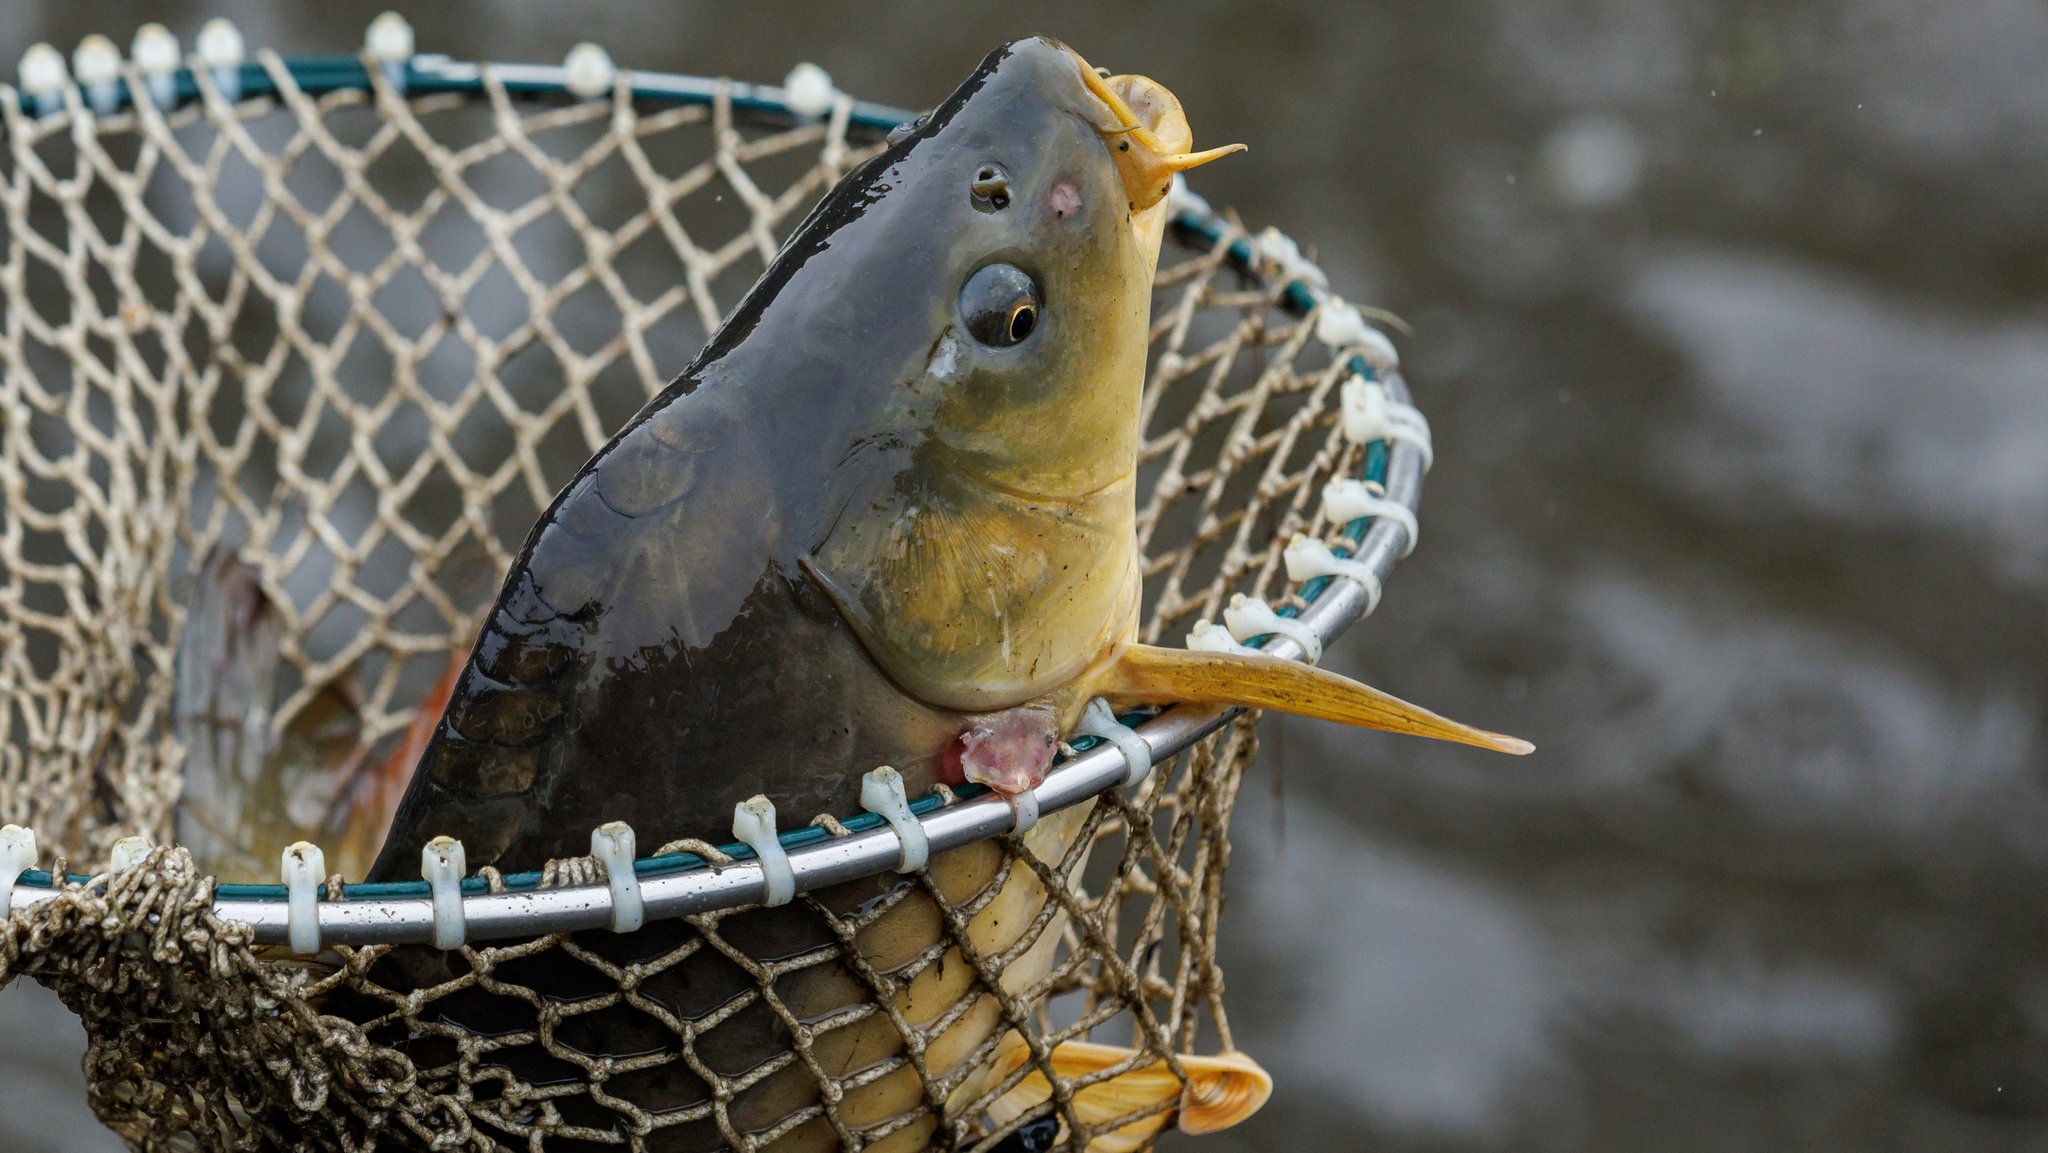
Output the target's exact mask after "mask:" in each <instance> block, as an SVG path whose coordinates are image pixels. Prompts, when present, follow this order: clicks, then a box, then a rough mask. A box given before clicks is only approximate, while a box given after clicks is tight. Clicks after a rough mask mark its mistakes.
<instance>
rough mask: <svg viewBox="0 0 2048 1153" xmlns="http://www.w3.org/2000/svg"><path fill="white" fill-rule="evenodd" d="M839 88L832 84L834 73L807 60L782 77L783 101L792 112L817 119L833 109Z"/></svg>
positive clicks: (805, 118) (807, 118)
mask: <svg viewBox="0 0 2048 1153" xmlns="http://www.w3.org/2000/svg"><path fill="white" fill-rule="evenodd" d="M838 95H839V90H838V89H836V88H834V87H833V86H832V74H831V73H829V72H827V71H825V70H824V69H823V68H820V67H818V66H817V65H816V64H813V63H811V62H810V61H808V60H806V61H804V62H803V63H801V64H799V65H797V66H796V67H794V68H792V69H790V70H789V75H787V76H785V77H783V78H782V102H783V103H784V104H786V105H788V106H789V111H790V112H791V114H793V115H795V116H797V117H800V118H802V119H804V120H815V119H817V118H818V117H820V116H823V115H824V114H826V113H827V112H830V111H832V101H833V99H834V98H835V97H837V96H838Z"/></svg>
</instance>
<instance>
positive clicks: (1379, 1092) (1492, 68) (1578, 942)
mask: <svg viewBox="0 0 2048 1153" xmlns="http://www.w3.org/2000/svg"><path fill="white" fill-rule="evenodd" d="M384 6H385V5H384V4H382V3H379V4H357V3H324V4H320V5H301V4H283V3H280V4H277V5H275V6H261V5H256V4H248V3H204V4H199V3H164V2H156V3H145V4H115V3H99V4H81V3H76V2H66V3H54V2H46V3H28V2H20V3H15V4H11V5H10V6H9V10H8V18H7V19H6V20H5V21H4V22H0V60H9V61H11V60H13V59H15V58H16V57H17V56H18V55H19V52H20V50H21V49H22V48H23V47H25V46H26V45H27V44H29V43H31V42H33V41H36V40H49V41H51V42H53V43H55V44H57V45H58V46H59V47H61V48H63V49H65V50H66V51H68V50H69V49H70V47H71V46H72V45H74V44H75V43H76V42H77V40H78V39H79V37H80V36H82V35H83V34H85V33H87V32H91V31H103V32H107V33H109V34H111V35H113V36H114V37H115V39H116V40H117V41H118V42H120V43H123V44H125V43H126V42H127V40H128V37H129V36H130V35H131V34H132V33H133V30H134V28H135V27H136V25H137V24H138V23H140V22H141V21H143V20H146V19H160V20H163V21H165V22H166V23H168V24H170V26H171V27H172V28H173V29H174V30H175V31H177V32H179V33H180V34H181V35H183V36H185V37H186V38H187V40H188V43H189V37H190V36H191V34H192V33H193V32H194V31H195V30H196V29H197V27H198V26H199V24H200V23H201V21H202V20H203V19H204V18H205V17H207V16H210V15H216V14H219V15H226V16H229V17H231V18H233V19H234V20H236V21H237V22H238V23H239V24H240V25H241V27H242V28H243V30H244V31H245V33H246V34H247V36H248V38H249V41H250V43H251V45H252V46H253V47H274V48H278V49H280V50H283V51H286V52H334V51H349V50H352V49H353V48H354V46H355V45H356V44H358V43H359V42H360V36H361V32H362V28H363V26H364V25H365V24H366V23H367V21H368V20H369V18H370V17H371V16H372V15H374V14H375V12H376V11H377V10H379V9H380V8H382V7H384ZM407 15H408V16H409V17H410V18H411V19H412V21H413V22H414V24H415V26H416V27H417V28H418V32H419V44H420V47H421V49H422V50H424V51H447V52H449V53H451V54H454V55H456V56H458V57H470V58H480V59H497V60H514V61H528V60H540V61H552V60H558V59H560V58H561V56H562V54H563V52H564V51H565V50H566V49H567V48H568V47H569V45H570V44H571V43H572V42H574V41H576V40H580V39H592V40H596V41H599V42H600V43H603V44H605V45H606V46H608V47H609V48H610V49H611V51H612V53H613V55H614V56H615V57H616V58H617V59H618V60H619V61H620V63H621V64H622V65H624V66H627V67H635V68H645V69H668V70H679V71H688V72H701V73H725V74H730V75H733V76H736V77H740V78H745V79H761V80H775V79H777V78H779V77H780V76H782V75H783V73H784V72H785V71H786V70H787V69H788V68H789V66H790V65H791V64H793V63H795V62H796V61H798V60H814V61H816V62H818V63H820V64H822V65H824V66H825V67H826V68H827V69H828V70H830V72H831V73H832V75H833V77H834V78H835V79H836V80H837V81H838V82H839V83H840V84H841V85H842V86H843V87H845V88H846V89H847V90H849V91H851V92H854V93H856V94H858V95H861V96H864V97H867V98H871V99H876V100H882V101H886V102H891V103H896V104H900V105H904V106H909V107H919V106H924V105H927V104H929V103H931V102H933V101H935V100H937V99H938V98H940V97H941V96H943V95H944V94H945V93H946V92H948V91H950V90H951V88H952V87H953V85H954V84H955V83H957V82H958V80H959V79H960V78H961V77H963V76H964V75H965V74H966V72H967V71H968V70H969V69H970V68H971V67H972V66H973V64H974V63H975V61H977V60H978V59H979V58H980V56H981V55H982V53H984V52H985V51H987V50H988V49H989V48H990V47H993V46H994V45H995V44H997V43H999V42H1000V41H1002V40H1004V39H1006V38H1009V37H1012V36H1015V35H1019V34H1024V33H1030V32H1046V33H1049V34H1052V35H1056V36H1059V37H1061V38H1063V39H1067V40H1069V41H1070V42H1072V43H1073V44H1074V45H1075V46H1076V47H1077V48H1079V49H1080V50H1081V51H1082V52H1084V53H1085V54H1086V55H1088V56H1089V58H1090V59H1091V60H1093V61H1095V62H1097V63H1101V64H1106V65H1110V66H1113V67H1114V68H1116V69H1117V70H1119V71H1139V72H1145V73H1148V74H1151V75H1153V76H1156V77H1158V78H1160V79H1161V80H1163V81H1165V82H1166V83H1167V84H1168V85H1169V86H1171V87H1172V88H1173V89H1174V90H1175V91H1176V92H1177V93H1179V94H1180V95H1181V96H1182V98H1183V99H1184V100H1185V102H1186V104H1187V106H1188V110H1189V113H1190V117H1191V119H1192V121H1193V123H1194V125H1195V128H1196V133H1197V139H1198V141H1200V142H1203V143H1207V144H1215V143H1221V142H1224V141H1229V140H1244V141H1247V142H1249V143H1250V144H1251V146H1252V152H1251V155H1250V156H1249V157H1247V158H1244V159H1233V160H1231V161H1229V162H1227V163H1223V164H1218V165H1216V166H1214V167H1211V168H1208V169H1205V170H1203V172H1202V173H1201V174H1200V176H1201V179H1200V180H1198V181H1197V187H1198V188H1199V189H1200V190H1201V191H1202V192H1203V193H1205V194H1206V195H1207V196H1208V197H1209V198H1210V199H1211V200H1212V201H1214V202H1216V203H1218V204H1229V205H1232V206H1235V207H1236V208H1237V209H1238V210H1239V211H1240V212H1241V213H1242V214H1243V216H1244V218H1245V219H1246V220H1247V221H1248V222H1249V223H1250V224H1251V225H1252V226H1253V227H1258V226H1261V225H1264V224H1276V225H1278V226H1280V227H1281V228H1282V229H1284V230H1286V231H1288V232H1290V233H1292V234H1294V235H1296V236H1298V237H1300V238H1302V239H1303V240H1304V241H1306V242H1309V243H1311V244H1312V245H1313V247H1314V248H1315V250H1316V252H1317V254H1318V255H1319V257H1320V259H1321V261H1322V263H1323V264H1324V266H1325V267H1326V268H1327V269H1328V271H1329V273H1330V275H1331V278H1332V280H1333V281H1334V282H1335V283H1336V284H1337V285H1338V286H1339V287H1340V288H1341V289H1343V290H1344V291H1345V292H1346V295H1348V296H1351V297H1353V298H1354V299H1363V300H1369V301H1372V302H1375V303H1378V304H1381V305H1384V306H1386V307H1389V308H1391V309H1393V310H1395V311H1396V312H1398V313H1400V314H1401V315H1402V316H1404V317H1406V318H1407V319H1408V320H1409V321H1410V322H1411V323H1412V324H1413V325H1414V327H1415V333H1414V335H1413V336H1412V337H1411V338H1408V339H1407V340H1405V342H1404V344H1403V350H1404V361H1405V364H1406V365H1407V367H1408V370H1409V375H1410V379H1411V382H1412V383H1413V386H1414V388H1415V391H1416V393H1417V396H1418V399H1419V401H1420V403H1421V404H1422V406H1423V407H1424V409H1425V411H1427V412H1428V413H1429V415H1430V418H1431V420H1432V422H1433V424H1434V426H1435V429H1436V432H1437V443H1438V467H1437V468H1436V470H1435V471H1434V472H1433V473H1432V474H1431V476H1430V479H1429V484H1428V488H1427V492H1426V496H1425V504H1424V510H1423V524H1424V533H1423V547H1422V548H1421V550H1420V551H1419V552H1417V553H1416V555H1415V556H1414V557H1413V558H1412V559H1410V560H1409V561H1408V562H1406V563H1405V564H1403V566H1402V567H1401V569H1400V572H1399V574H1398V575H1397V577H1396V578H1395V580H1394V581H1393V582H1391V584H1390V586H1389V592H1388V596H1387V599H1386V602H1385V604H1384V606H1383V607H1382V608H1381V610H1380V612H1379V613H1378V614H1377V615H1375V616H1374V617H1373V618H1372V619H1371V620H1370V621H1369V622H1368V623H1367V624H1366V625H1364V626H1362V627H1361V628H1359V629H1357V630H1355V631H1354V632H1353V633H1352V634H1350V635H1349V636H1348V637H1347V638H1346V640H1345V642H1344V643H1343V645H1342V646H1341V648H1340V650H1339V651H1338V652H1337V653H1336V654H1334V655H1333V657H1332V659H1331V663H1332V664H1333V665H1336V666H1338V667H1340V668H1343V669H1345V670H1346V671H1350V672H1353V673H1357V674H1360V675H1363V676H1365V677H1367V678H1368V679H1370V680H1372V681H1374V682H1375V683H1377V684H1380V685H1382V686H1384V687H1386V688H1388V689H1391V690H1393V691H1395V692H1397V693H1400V694H1402V695H1404V696H1408V697H1410V698H1412V699H1415V700H1418V701H1422V702H1424V703H1427V704H1429V705H1431V706H1433V707H1435V708H1438V709H1440V710H1442V711H1444V712H1447V713H1450V714H1452V715H1456V716H1459V717H1461V718H1464V719H1469V720H1473V721H1476V722H1480V723H1483V724H1486V725H1489V726H1491V727H1496V728H1502V729H1506V730H1508V731H1512V732H1516V733H1519V734H1522V735H1525V736H1528V737H1530V738H1532V739H1533V740H1535V741H1536V743H1537V745H1538V747H1539V752H1538V754H1537V755H1536V756H1535V757H1533V758H1531V759H1529V760H1527V761H1523V762H1519V763H1508V762H1504V761H1502V760H1499V759H1495V758H1488V757H1484V756H1481V755H1478V754H1475V753H1472V752H1470V751H1468V750H1463V749H1456V748H1438V747H1431V746H1425V745H1422V744H1420V743H1415V742H1403V741H1398V740H1393V739H1381V738H1377V737H1372V736H1358V735H1354V734H1350V733H1343V732H1338V731H1335V730H1333V729H1329V728H1324V727H1320V726H1315V725H1311V724H1301V723H1284V722H1269V724H1271V728H1270V729H1269V730H1268V731H1269V743H1268V747H1267V750H1266V755H1265V760H1264V763H1263V766H1262V767H1261V768H1260V769H1259V770H1258V772H1259V773H1260V774H1261V776H1262V779H1259V780H1255V781H1254V782H1252V783H1251V785H1250V786H1249V787H1248V788H1247V790H1246V799H1245V803H1244V804H1243V805H1242V807H1241V808H1240V810H1239V814H1238V821H1237V826H1236V837H1235V847H1236V854H1235V863H1236V866H1237V868H1236V871H1235V873H1234V875H1233V877H1232V881H1231V886H1232V902H1233V903H1232V905H1231V907H1230V913H1229V918H1228V921H1227V923H1226V925H1225V935H1226V937H1227V939H1228V941H1229V952H1228V958H1227V962H1228V972H1229V975H1230V993H1231V997H1230V1003H1231V1006H1232V1018H1233V1023H1234V1025H1235V1028H1236V1030H1237V1035H1238V1040H1239V1042H1240V1044H1241V1045H1242V1046H1243V1047H1244V1048H1246V1049H1247V1050H1249V1051H1250V1052H1251V1053H1253V1054H1254V1055H1255V1056H1257V1057H1258V1058H1259V1059H1260V1060H1261V1061H1262V1062H1263V1063H1264V1064H1265V1065H1266V1066H1267V1067H1268V1068H1269V1069H1271V1070H1272V1071H1273V1073H1274V1074H1275V1077H1276V1079H1277V1081H1278V1089H1277V1091H1276V1093H1275V1096H1274V1098H1273V1101H1272V1103H1271V1104H1270V1105H1269V1106H1268V1107H1267V1109H1266V1110H1265V1111H1264V1112H1263V1113H1262V1114H1260V1115H1259V1116H1258V1117H1257V1118H1255V1119H1254V1120H1253V1121H1252V1122H1251V1123H1249V1124H1248V1125H1246V1126H1244V1127H1242V1128H1240V1129H1238V1130H1235V1131H1233V1132H1231V1133H1228V1134H1225V1135H1222V1136H1220V1137H1214V1138H1206V1139H1203V1140H1202V1141H1200V1142H1182V1143H1181V1145H1180V1147H1182V1148H1190V1147H1199V1148H1204V1149H1210V1150H1214V1151H1216V1153H1227V1151H1231V1150H1248V1149H1258V1148H1263V1149H1290V1150H1292V1149H1331V1150H1340V1149H1341V1150H1348V1149H1377V1150H1395V1151H1407V1150H1413V1151H1418V1153H1420V1151H1425V1150H1427V1151H1453V1150H1456V1151H1467V1150H1469V1151H1475V1153H1476V1151H1482V1150H1516V1151H1522V1153H1537V1151H1543V1150H1614V1151H1628V1153H1678V1151H1690V1150H1702V1151H1705V1150H1714V1151H1744V1150H1758V1151H1764V1150H1770V1151H1773V1153H1775V1151H1778V1150H1782V1149H1788V1148H1796V1149H1806V1150H1893V1149H1898V1150H1905V1149H1912V1150H1929V1151H1938V1150H1959V1151H1963V1150H1967V1151H1971V1153H1979V1151H1999V1150H2021V1149H2039V1148H2048V900H2044V894H2048V768H2044V764H2043V751H2044V746H2048V727H2044V722H2043V692H2044V688H2048V675H2044V674H2048V532H2044V529H2043V526H2044V525H2048V295H2044V294H2048V7H2044V6H2043V5H2041V4H2040V3H2038V2H2036V0H1969V2H1964V3H1949V4H1941V5H1930V4H1920V3H1912V2H1910V0H1861V2H1849V0H1798V2H1784V3H1764V2H1760V0H1758V2H1737V0H1717V2H1714V3H1699V2H1690V0H1685V2H1681V0H1611V2H1594V0H1439V2H1436V3H1430V4H1396V3H1384V4H1343V3H1312V2H1308V0H1293V2H1288V0H1278V2H1275V0H1267V2H1262V3H1258V4H1255V5H1254V4H1226V3H1220V2H1209V3H1201V2H1188V0H1182V2H1178V3H1170V4H1167V3H1160V4H1148V3H1140V2H1138V0H1122V2H1120V3H1117V4H1080V3H1076V4H1065V5H1053V6H1045V7H1038V6H1032V8H1031V10H1030V11H1026V10H1024V7H1023V6H1016V5H1005V6H1000V7H989V8H981V7H975V8H968V7H965V6H960V5H955V4H952V3H937V2H934V3H916V4H896V5H888V6H874V7H870V6H860V7H858V8H856V7H855V6H850V5H838V4H830V3H816V4H786V3H753V4H749V5H746V6H744V7H741V6H738V5H733V6H725V5H714V4H686V3H653V2H648V3H638V4H625V3H613V4H600V3H574V2H566V0H557V2H554V3H547V4H539V3H533V4H524V3H463V2H455V0H440V2H437V3H433V4H426V3H420V4H415V5H412V6H411V7H410V9H409V10H408V11H407ZM678 367H680V366H678ZM0 1035H4V1036H5V1037H6V1038H7V1041H8V1043H7V1044H6V1045H5V1046H0V1078H4V1079H5V1080H4V1083H0V1148H5V1149H7V1150H11V1151H19V1153H46V1151H48V1153H55V1151H60V1150H61V1151H66V1153H69V1151H87V1150H107V1149H112V1148H116V1147H117V1146H116V1143H115V1142H114V1140H113V1138H112V1137H111V1136H110V1135H108V1134H107V1133H105V1132H104V1131H102V1130H100V1129H98V1128H97V1127H96V1125H95V1123H94V1122H93V1120H92V1118H91V1115H90V1112H89V1111H88V1110H87V1108H86V1106H85V1102H84V1098H83V1092H82V1082H81V1080H80V1078H79V1075H78V1072H77V1056H78V1053H79V1051H80V1048H81V1046H82V1044H83V1042H82V1036H81V1034H80V1033H79V1031H78V1029H77V1027H76V1026H75V1024H73V1023H72V1022H71V1021H70V1020H69V1018H68V1017H67V1015H66V1014H65V1013H64V1011H63V1010H62V1009H61V1007H59V1006H57V1005H56V1004H55V1003H54V1001H52V1000H51V999H50V998H49V997H48V995H47V994H45V993H43V992H42V991H41V990H40V989H39V988H35V987H32V986H29V985H28V984H26V983H17V984H16V985H15V986H13V987H11V988H9V989H7V990H4V991H0Z"/></svg>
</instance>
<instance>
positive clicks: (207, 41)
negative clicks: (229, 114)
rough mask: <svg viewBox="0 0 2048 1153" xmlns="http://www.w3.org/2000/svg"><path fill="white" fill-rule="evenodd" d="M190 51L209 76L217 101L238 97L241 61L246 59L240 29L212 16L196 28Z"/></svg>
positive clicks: (246, 48) (230, 22) (240, 85)
mask: <svg viewBox="0 0 2048 1153" xmlns="http://www.w3.org/2000/svg"><path fill="white" fill-rule="evenodd" d="M192 52H193V54H194V55H195V56H198V57H199V63H201V64H203V65H205V67H206V71H207V73H208V74H209V75H211V76H212V77H213V86H214V87H215V88H218V89H220V95H221V99H223V100H227V101H230V102H232V101H236V100H240V99H241V98H242V61H243V60H244V59H246V58H247V56H248V46H247V45H245V44H244V43H243V42H242V30H241V29H240V28H237V27H235V25H234V22H233V21H232V20H229V19H228V18H227V17H225V16H216V17H214V18H213V19H211V20H208V21H207V22H206V23H204V24H202V25H200V26H199V38H198V39H197V40H194V41H193V42H192Z"/></svg>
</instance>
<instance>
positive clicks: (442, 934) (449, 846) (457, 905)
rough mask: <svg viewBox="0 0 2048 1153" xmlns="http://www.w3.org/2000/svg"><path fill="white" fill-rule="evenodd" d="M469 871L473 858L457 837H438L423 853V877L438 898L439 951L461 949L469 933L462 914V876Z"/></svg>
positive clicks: (436, 944)
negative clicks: (463, 940) (464, 938)
mask: <svg viewBox="0 0 2048 1153" xmlns="http://www.w3.org/2000/svg"><path fill="white" fill-rule="evenodd" d="M468 871H469V857H468V855H467V854H466V853H464V852H463V850H462V842H461V841H458V840H456V839H455V838H454V837H435V838H434V839H433V840H431V841H428V842H427V846H426V848H424V849H421V850H420V876H421V877H423V878H425V879H426V882H427V888H428V889H429V890H430V891H431V892H432V893H433V895H434V937H433V945H434V947H435V948H436V949H460V948H461V947H462V939H463V937H464V936H465V935H466V934H467V933H468V930H469V926H468V924H467V923H466V922H465V920H464V917H465V914H464V913H463V911H462V875H463V874H464V873H467V872H468Z"/></svg>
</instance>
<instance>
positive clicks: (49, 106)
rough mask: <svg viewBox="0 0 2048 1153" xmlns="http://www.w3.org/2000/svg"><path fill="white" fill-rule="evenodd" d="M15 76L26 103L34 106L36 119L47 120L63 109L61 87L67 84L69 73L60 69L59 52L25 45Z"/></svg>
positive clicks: (47, 46)
mask: <svg viewBox="0 0 2048 1153" xmlns="http://www.w3.org/2000/svg"><path fill="white" fill-rule="evenodd" d="M15 76H16V78H17V79H19V80H20V81H21V90H22V91H23V92H26V93H28V98H29V101H30V103H32V104H34V105H35V107H36V115H37V116H48V115H50V114H51V113H53V112H56V111H58V110H59V109H61V108H63V107H64V86H65V85H67V84H69V83H70V82H71V71H70V69H68V68H66V67H65V66H64V54H63V53H62V52H59V51H57V50H56V49H55V48H52V47H50V46H49V45H48V44H43V43H36V44H31V45H29V46H28V48H27V50H26V51H24V52H23V53H22V54H21V63H20V65H18V66H17V67H16V68H15Z"/></svg>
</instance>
